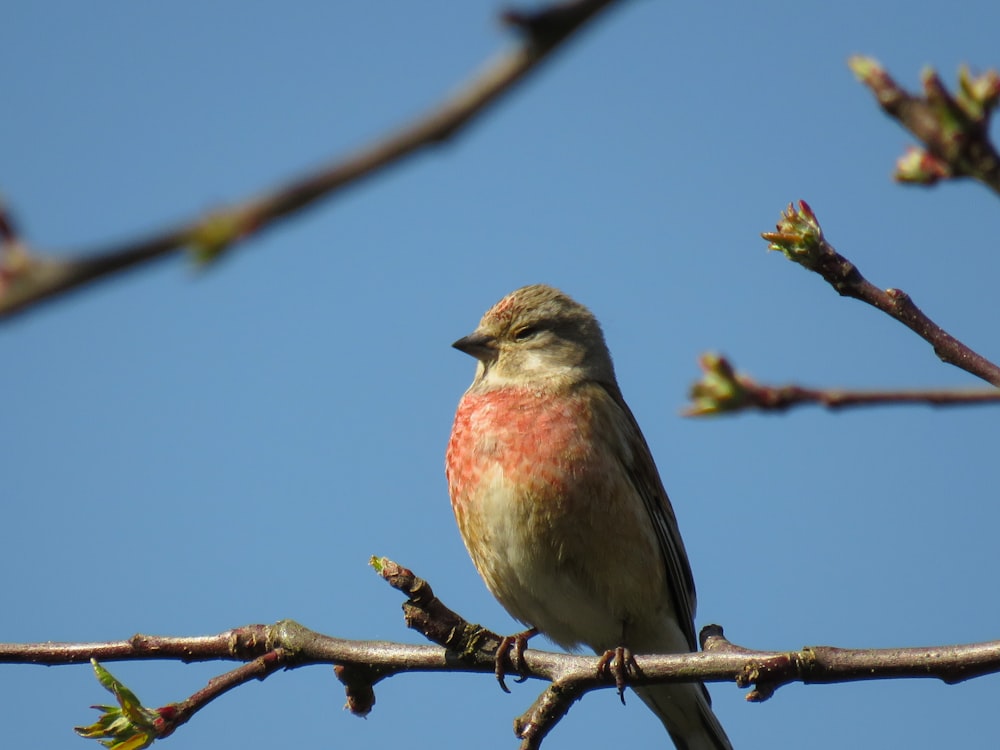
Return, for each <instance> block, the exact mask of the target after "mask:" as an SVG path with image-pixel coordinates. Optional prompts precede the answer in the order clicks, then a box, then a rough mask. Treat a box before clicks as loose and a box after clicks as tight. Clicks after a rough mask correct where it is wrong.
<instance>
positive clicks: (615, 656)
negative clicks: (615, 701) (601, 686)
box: [597, 646, 639, 706]
mask: <svg viewBox="0 0 1000 750" xmlns="http://www.w3.org/2000/svg"><path fill="white" fill-rule="evenodd" d="M638 673H639V665H638V664H636V663H635V657H634V656H632V652H631V651H629V650H628V649H627V648H626V647H625V646H619V647H618V648H614V649H611V650H610V651H605V652H604V655H603V656H601V659H600V661H598V662H597V675H598V677H601V678H603V679H605V680H607V679H610V678H612V677H614V680H615V687H616V688H618V697H619V698H620V699H621V702H622V705H623V706H624V705H625V687H626V686H627V685H628V681H629V678H631V677H633V676H635V675H637V674H638Z"/></svg>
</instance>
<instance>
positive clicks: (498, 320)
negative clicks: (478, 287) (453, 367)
mask: <svg viewBox="0 0 1000 750" xmlns="http://www.w3.org/2000/svg"><path fill="white" fill-rule="evenodd" d="M452 346H454V347H455V348H456V349H458V350H459V351H463V352H465V353H466V354H469V355H471V356H473V357H475V358H476V359H478V360H479V367H478V368H477V370H476V379H475V382H474V387H475V386H477V385H479V386H483V387H497V386H502V385H510V384H514V385H522V386H537V387H558V386H559V385H568V384H572V383H576V382H580V381H585V380H597V381H601V382H614V366H613V365H612V363H611V355H610V353H609V352H608V347H607V345H606V344H605V343H604V334H603V333H602V332H601V326H600V324H599V323H598V322H597V318H595V317H594V316H593V314H592V313H591V312H590V310H588V309H587V308H586V307H584V306H583V305H581V304H580V303H579V302H576V301H575V300H573V299H572V298H570V297H569V296H567V295H565V294H563V293H562V292H560V291H559V290H558V289H553V288H552V287H550V286H546V285H544V284H533V285H532V286H526V287H522V288H520V289H517V290H515V291H513V292H511V293H510V294H508V295H507V296H506V297H504V298H503V299H502V300H500V301H499V302H497V303H496V304H495V305H494V306H493V307H491V308H490V309H489V310H487V312H486V314H485V315H483V319H482V320H481V321H480V322H479V326H478V327H477V328H476V330H475V331H473V332H472V333H470V334H469V335H468V336H465V337H463V338H460V339H459V340H458V341H456V342H455V343H454V344H452Z"/></svg>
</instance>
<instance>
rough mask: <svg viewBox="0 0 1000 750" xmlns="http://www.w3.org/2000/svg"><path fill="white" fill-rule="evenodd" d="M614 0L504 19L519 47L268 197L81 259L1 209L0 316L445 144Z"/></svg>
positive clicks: (242, 228) (249, 224)
mask: <svg viewBox="0 0 1000 750" xmlns="http://www.w3.org/2000/svg"><path fill="white" fill-rule="evenodd" d="M615 1H616V0H572V1H570V2H558V3H554V4H553V5H551V6H548V7H546V8H543V9H541V10H537V11H531V12H513V11H510V12H507V13H505V14H504V15H503V16H502V18H503V20H504V21H505V22H506V23H507V24H509V25H511V26H513V27H514V28H515V29H516V30H517V31H518V32H519V35H520V37H521V41H520V44H518V45H517V46H516V47H515V48H514V49H512V50H510V51H508V52H506V53H504V54H501V55H499V56H498V57H496V58H495V59H493V60H492V61H489V62H487V64H486V65H485V66H484V67H483V68H482V69H481V70H480V71H479V72H478V73H476V74H475V75H473V76H472V78H471V79H470V80H469V81H467V82H466V83H465V84H464V85H463V86H461V87H460V88H459V89H458V91H456V92H455V93H454V94H452V95H451V96H449V97H448V98H446V99H445V100H444V101H442V102H441V103H440V104H439V105H438V106H437V107H435V108H434V109H433V110H431V111H430V112H429V113H428V114H427V115H425V116H423V117H421V118H419V119H417V120H415V121H414V122H412V123H410V124H408V125H406V126H404V127H402V128H400V129H398V130H397V131H395V132H392V133H389V134H387V135H386V136H384V137H382V138H380V139H378V140H376V141H375V142H373V143H372V144H371V145H369V146H367V147H365V148H362V149H360V150H358V151H357V152H355V153H354V154H351V155H348V156H347V157H345V158H343V159H342V160H340V161H337V162H334V163H333V164H331V165H329V166H327V167H324V168H322V169H320V170H318V171H316V172H314V173H312V174H308V175H305V176H303V177H301V178H299V179H297V180H294V181H292V182H290V183H288V184H287V185H284V186H281V187H278V188H276V189H274V190H272V191H270V192H268V193H265V194H264V195H261V196H259V197H256V198H250V199H247V200H245V201H244V202H242V203H239V204H236V205H234V206H232V207H230V208H226V209H222V210H219V211H216V212H213V213H211V214H209V215H207V216H204V217H199V218H195V219H191V220H188V221H187V222H183V223H181V224H179V225H178V226H176V227H173V228H171V229H168V230H166V231H164V232H160V233H157V234H154V235H152V236H150V237H147V238H144V239H136V240H132V241H129V242H126V243H124V244H122V245H118V246H112V247H110V248H106V249H101V250H97V251H93V252H89V253H85V254H82V255H81V256H80V257H75V258H56V257H51V256H49V257H45V256H41V255H38V254H36V253H34V252H32V251H29V248H28V245H27V244H26V243H25V242H24V241H23V239H22V238H19V237H17V236H16V234H15V233H14V232H13V222H12V221H11V220H10V217H9V216H7V215H6V213H4V212H3V211H0V318H4V317H10V316H11V315H13V314H15V313H17V312H20V311H23V310H26V309H27V308H29V307H31V306H34V305H36V304H37V303H39V302H41V301H42V300H45V299H49V298H52V297H56V296H59V295H62V294H64V293H66V292H68V291H70V290H71V289H76V288H78V287H81V286H83V285H85V284H88V283H90V282H92V281H95V280H97V279H100V278H104V277H106V276H109V275H112V274H115V273H118V272H121V271H124V270H126V269H129V268H133V267H135V266H138V265H141V264H143V263H147V262H149V261H152V260H156V259H159V258H163V257H166V256H167V255H169V254H171V253H174V252H177V251H180V250H182V249H184V248H191V249H192V250H193V252H194V255H195V257H196V259H198V260H199V262H202V263H207V262H210V261H212V260H215V259H216V258H218V257H219V256H220V255H222V254H223V253H224V252H225V251H227V250H229V249H231V248H232V247H233V246H234V245H236V244H237V243H239V242H241V241H242V240H245V239H247V238H248V237H250V236H251V235H253V234H256V233H257V232H259V231H260V230H262V229H264V228H265V227H268V226H271V225H273V224H275V223H276V222H277V221H278V220H280V219H282V218H285V217H287V216H290V215H292V214H294V213H297V212H298V211H301V210H302V209H304V208H305V207H307V206H309V205H310V204H312V203H314V202H315V201H317V200H319V199H320V198H325V197H328V196H330V195H332V194H333V193H334V192H336V191H337V190H340V189H342V188H345V187H347V186H349V185H354V184H357V183H359V182H361V181H362V180H364V179H365V178H367V177H370V176H372V175H374V174H377V173H379V172H380V171H382V170H384V169H385V168H386V167H388V166H390V165H393V164H397V163H399V162H401V161H402V160H403V159H404V158H406V157H408V156H412V155H413V154H415V153H417V152H418V151H420V150H421V149H423V148H424V147H427V146H434V145H438V144H442V143H445V142H447V141H449V140H450V139H451V138H452V137H454V136H455V135H456V134H457V133H458V132H459V131H460V130H461V129H462V128H463V127H464V126H465V125H467V124H468V123H469V122H470V121H472V120H473V119H474V118H475V117H476V116H478V115H480V114H481V113H482V112H484V111H485V110H486V109H487V107H489V106H490V105H491V104H493V103H494V102H496V101H497V100H499V99H500V98H501V97H502V96H503V95H504V94H506V93H507V92H508V91H510V90H511V89H512V88H513V87H514V86H515V85H516V84H517V83H519V82H520V81H521V80H522V79H523V78H524V77H525V76H527V75H528V74H529V73H531V72H532V71H533V70H534V69H535V68H536V67H537V66H538V64H539V63H541V62H542V60H544V59H545V58H546V57H547V56H548V55H549V53H551V52H552V51H553V50H555V49H556V48H557V47H559V46H560V45H561V44H563V43H564V42H565V41H566V40H567V39H569V37H571V36H572V35H573V34H574V33H576V32H577V31H578V30H579V29H580V28H582V27H583V26H584V25H585V24H586V23H587V22H588V21H589V20H591V19H592V18H593V17H594V16H596V15H597V14H598V13H599V12H600V11H601V10H604V9H605V8H606V7H608V6H610V5H612V4H613V3H614V2H615Z"/></svg>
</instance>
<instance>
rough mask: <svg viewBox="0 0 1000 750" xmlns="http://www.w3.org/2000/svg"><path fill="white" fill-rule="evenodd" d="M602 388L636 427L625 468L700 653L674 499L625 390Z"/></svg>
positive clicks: (691, 579)
mask: <svg viewBox="0 0 1000 750" xmlns="http://www.w3.org/2000/svg"><path fill="white" fill-rule="evenodd" d="M602 386H603V387H604V390H606V391H607V393H608V395H609V396H611V398H612V400H614V402H615V403H616V404H617V405H618V407H619V408H620V409H621V410H622V413H623V414H624V416H625V419H626V420H627V421H628V422H629V423H630V425H631V427H632V429H631V430H628V431H627V432H626V434H627V435H628V438H629V442H630V445H629V446H628V447H629V451H628V456H629V457H630V458H631V462H632V463H631V466H626V467H625V468H626V469H627V471H626V473H627V475H628V476H629V478H630V479H631V480H632V483H633V484H634V486H635V489H636V491H637V492H638V494H639V496H640V497H641V498H642V502H643V505H644V506H645V507H646V512H647V513H648V514H649V520H650V523H651V524H652V526H653V529H654V531H655V532H656V538H657V540H658V541H659V544H660V553H661V555H662V557H663V564H664V565H665V566H666V571H667V585H668V586H669V587H670V594H671V597H672V599H673V601H674V606H675V613H676V616H677V621H678V623H679V624H680V626H681V628H682V629H683V631H684V635H685V637H686V638H687V640H688V645H689V647H690V648H691V650H692V651H697V650H698V645H697V639H696V638H695V631H694V613H695V607H696V596H695V588H694V576H692V574H691V564H690V563H689V562H688V557H687V552H686V551H685V550H684V542H683V540H682V539H681V534H680V530H679V529H678V528H677V517H676V516H675V515H674V509H673V508H672V507H671V505H670V498H668V497H667V491H666V490H665V489H664V487H663V481H662V480H661V479H660V474H659V472H658V471H657V470H656V464H655V462H654V461H653V456H652V454H651V453H650V451H649V446H648V445H647V444H646V439H645V438H644V437H643V435H642V431H641V430H640V429H639V424H638V423H637V422H636V421H635V416H634V415H633V414H632V410H631V409H629V408H628V404H626V403H625V399H624V398H623V397H622V394H621V390H620V389H619V388H618V387H617V384H611V385H609V384H607V383H602Z"/></svg>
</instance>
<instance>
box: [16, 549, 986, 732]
mask: <svg viewBox="0 0 1000 750" xmlns="http://www.w3.org/2000/svg"><path fill="white" fill-rule="evenodd" d="M375 564H376V568H377V570H378V571H379V573H380V574H381V575H382V577H383V578H385V579H386V580H387V581H388V582H389V583H390V584H391V585H392V586H393V587H394V588H397V589H399V590H401V591H403V592H404V593H405V594H406V595H407V601H406V603H405V604H404V610H405V611H406V617H407V622H408V624H409V625H410V627H413V628H416V629H418V630H419V631H420V632H421V633H423V634H424V635H426V636H427V637H428V638H431V639H432V640H435V641H436V642H438V643H447V644H448V647H447V648H444V647H439V646H416V645H405V644H400V643H386V642H373V641H354V640H345V639H341V638H333V637H330V636H326V635H323V634H321V633H317V632H315V631H312V630H309V629H308V628H305V627H303V626H301V625H299V624H297V623H295V622H292V621H291V620H283V621H281V622H278V623H276V624H274V625H270V626H268V625H249V626H246V627H241V628H235V629H233V630H230V631H227V632H225V633H220V634H218V635H214V636H202V637H195V638H171V637H160V636H142V635H137V636H134V637H132V638H130V639H129V640H127V641H114V642H109V643H90V644H84V643H34V644H0V663H22V664H23V663H31V664H75V663H80V662H81V661H83V660H85V659H89V658H95V659H100V660H103V661H116V660H118V661H120V660H139V659H173V660H179V661H185V662H189V661H207V660H210V659H219V660H233V659H236V660H241V661H245V662H247V664H245V665H243V666H241V667H238V668H236V669H234V670H232V671H231V672H228V673H226V674H224V675H221V676H219V677H216V678H214V679H213V680H212V681H210V682H209V684H208V685H207V686H206V687H205V688H203V689H202V690H199V691H198V692H196V693H195V694H194V695H192V696H191V697H190V698H188V699H185V700H183V701H180V702H178V703H172V704H169V705H167V706H163V707H161V708H158V709H146V708H144V707H142V706H141V705H140V704H139V703H138V699H136V698H135V696H134V695H133V694H132V693H131V692H130V691H128V689H127V688H125V687H124V686H123V685H121V684H120V683H118V682H117V681H116V680H115V679H114V678H113V677H111V676H110V674H108V673H106V671H105V670H102V669H100V668H99V672H98V674H99V677H101V682H102V684H104V685H105V687H107V688H108V689H109V690H111V691H112V692H114V693H115V696H116V698H117V699H118V701H119V703H120V705H121V708H120V709H115V708H114V707H103V708H104V709H105V710H106V714H105V716H104V717H102V719H101V720H99V721H98V722H97V723H95V724H94V725H92V726H91V727H81V728H79V729H80V731H81V733H84V734H86V735H87V736H93V737H102V736H107V735H103V734H100V733H101V732H102V731H105V730H107V729H108V727H109V726H111V725H112V724H114V725H115V727H116V729H119V730H120V729H121V728H122V723H123V722H122V721H120V720H119V721H114V722H113V721H110V720H109V719H108V718H107V717H108V716H109V714H113V713H114V712H115V711H117V712H118V713H117V714H115V716H116V717H120V715H122V714H124V715H127V718H128V719H129V720H130V721H134V722H138V723H139V724H141V726H139V728H138V729H136V732H140V733H143V736H148V737H150V738H158V737H164V736H166V735H168V734H170V733H171V732H173V731H174V729H176V728H177V726H179V725H180V724H181V723H183V722H184V721H187V720H188V719H189V718H190V717H191V716H192V715H193V714H194V713H195V712H196V711H198V710H200V709H201V708H204V706H206V705H207V704H208V703H209V702H211V701H212V700H213V699H214V698H216V697H218V696H219V695H222V694H224V693H225V692H227V691H228V690H231V689H232V688H234V687H236V686H238V685H241V684H243V683H244V682H247V681H248V680H252V679H264V678H266V677H267V676H268V675H270V674H272V673H273V672H274V671H276V670H278V669H281V668H285V669H293V668H297V667H301V666H305V665H309V664H335V665H337V676H338V677H339V678H340V680H341V681H342V682H343V683H344V684H345V685H346V687H347V693H348V707H349V708H350V709H351V710H352V711H353V712H354V713H356V714H359V715H365V714H367V713H368V712H369V711H370V710H371V708H372V705H373V704H374V700H375V697H374V691H373V688H374V685H375V684H376V683H378V682H379V681H380V680H382V679H384V678H386V677H389V676H391V675H394V674H397V673H401V672H432V671H433V672H481V673H484V674H491V675H492V674H493V673H494V667H495V663H496V651H497V647H498V645H499V643H500V640H501V639H500V636H498V635H497V634H496V633H492V632H491V631H488V630H485V629H483V628H481V627H478V626H476V625H473V624H471V623H468V622H467V621H465V620H464V619H462V618H461V617H460V616H459V615H457V614H455V613H454V612H453V611H452V610H450V609H448V608H447V607H446V606H445V605H444V604H443V603H441V601H440V600H439V599H437V597H436V596H434V593H433V591H432V590H431V588H430V586H429V585H428V584H427V583H426V582H425V581H423V580H421V579H420V578H417V577H416V576H414V575H413V573H412V572H410V571H409V570H407V569H405V568H402V567H400V566H399V565H397V564H395V563H393V562H391V561H389V560H385V559H380V560H377V561H375ZM702 647H703V649H704V651H702V652H700V653H694V654H667V655H657V656H641V655H640V656H636V658H635V661H636V665H637V667H638V670H637V672H636V673H635V674H634V675H632V676H631V677H630V680H629V681H630V684H632V685H650V684H658V683H668V682H691V681H700V682H735V683H736V684H737V685H739V686H741V687H750V686H753V690H751V692H750V693H749V694H748V695H747V699H748V700H751V701H761V700H765V699H767V698H768V697H770V696H771V695H773V693H774V691H775V690H776V689H777V688H778V687H780V686H781V685H785V684H788V683H790V682H804V683H833V682H847V681H854V680H874V679H887V678H899V677H933V678H936V679H940V680H943V681H944V682H947V683H949V684H951V683H956V682H961V681H963V680H967V679H971V678H973V677H979V676H982V675H986V674H992V673H996V672H1000V641H995V642H991V643H980V644H970V645H964V646H946V647H932V648H901V649H839V648H833V647H829V646H820V647H807V648H804V649H801V650H798V651H787V652H776V651H752V650H749V649H745V648H741V647H739V646H735V645H733V644H732V643H730V642H729V641H727V640H726V639H725V638H724V637H723V634H722V629H721V628H719V627H718V626H709V627H707V628H705V629H704V630H703V631H702ZM598 662H599V659H598V658H597V657H585V656H575V655H570V654H559V653H550V652H547V651H536V650H534V649H529V650H526V651H525V652H524V654H523V664H521V665H520V666H521V669H520V670H519V671H520V672H521V673H522V674H523V675H524V676H525V677H532V678H536V679H542V680H546V681H548V682H550V683H551V684H550V685H549V687H548V688H546V690H544V691H543V692H542V694H541V695H540V696H539V697H538V699H537V700H536V701H535V703H534V704H533V705H532V706H531V708H529V709H528V711H526V712H525V713H524V714H523V715H522V716H520V717H519V718H518V719H517V720H516V722H515V727H516V729H517V732H518V736H519V737H520V738H521V740H522V745H521V747H522V748H535V747H538V745H539V744H540V743H541V741H542V739H543V738H544V737H545V735H546V734H547V733H548V732H549V731H551V730H552V728H553V726H554V725H555V724H556V722H558V720H559V719H560V718H561V717H562V716H564V715H565V714H566V712H567V711H568V710H569V708H570V707H571V706H572V704H573V703H574V702H575V701H576V700H577V699H579V698H580V697H582V696H583V695H584V694H585V693H587V692H589V691H591V690H596V689H599V688H604V687H614V684H615V678H614V676H613V675H610V674H608V672H607V671H606V670H600V669H599V668H598ZM102 672H103V673H104V674H103V676H101V674H102ZM124 724H128V722H124ZM133 728H134V727H133ZM133 734H134V733H133Z"/></svg>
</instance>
